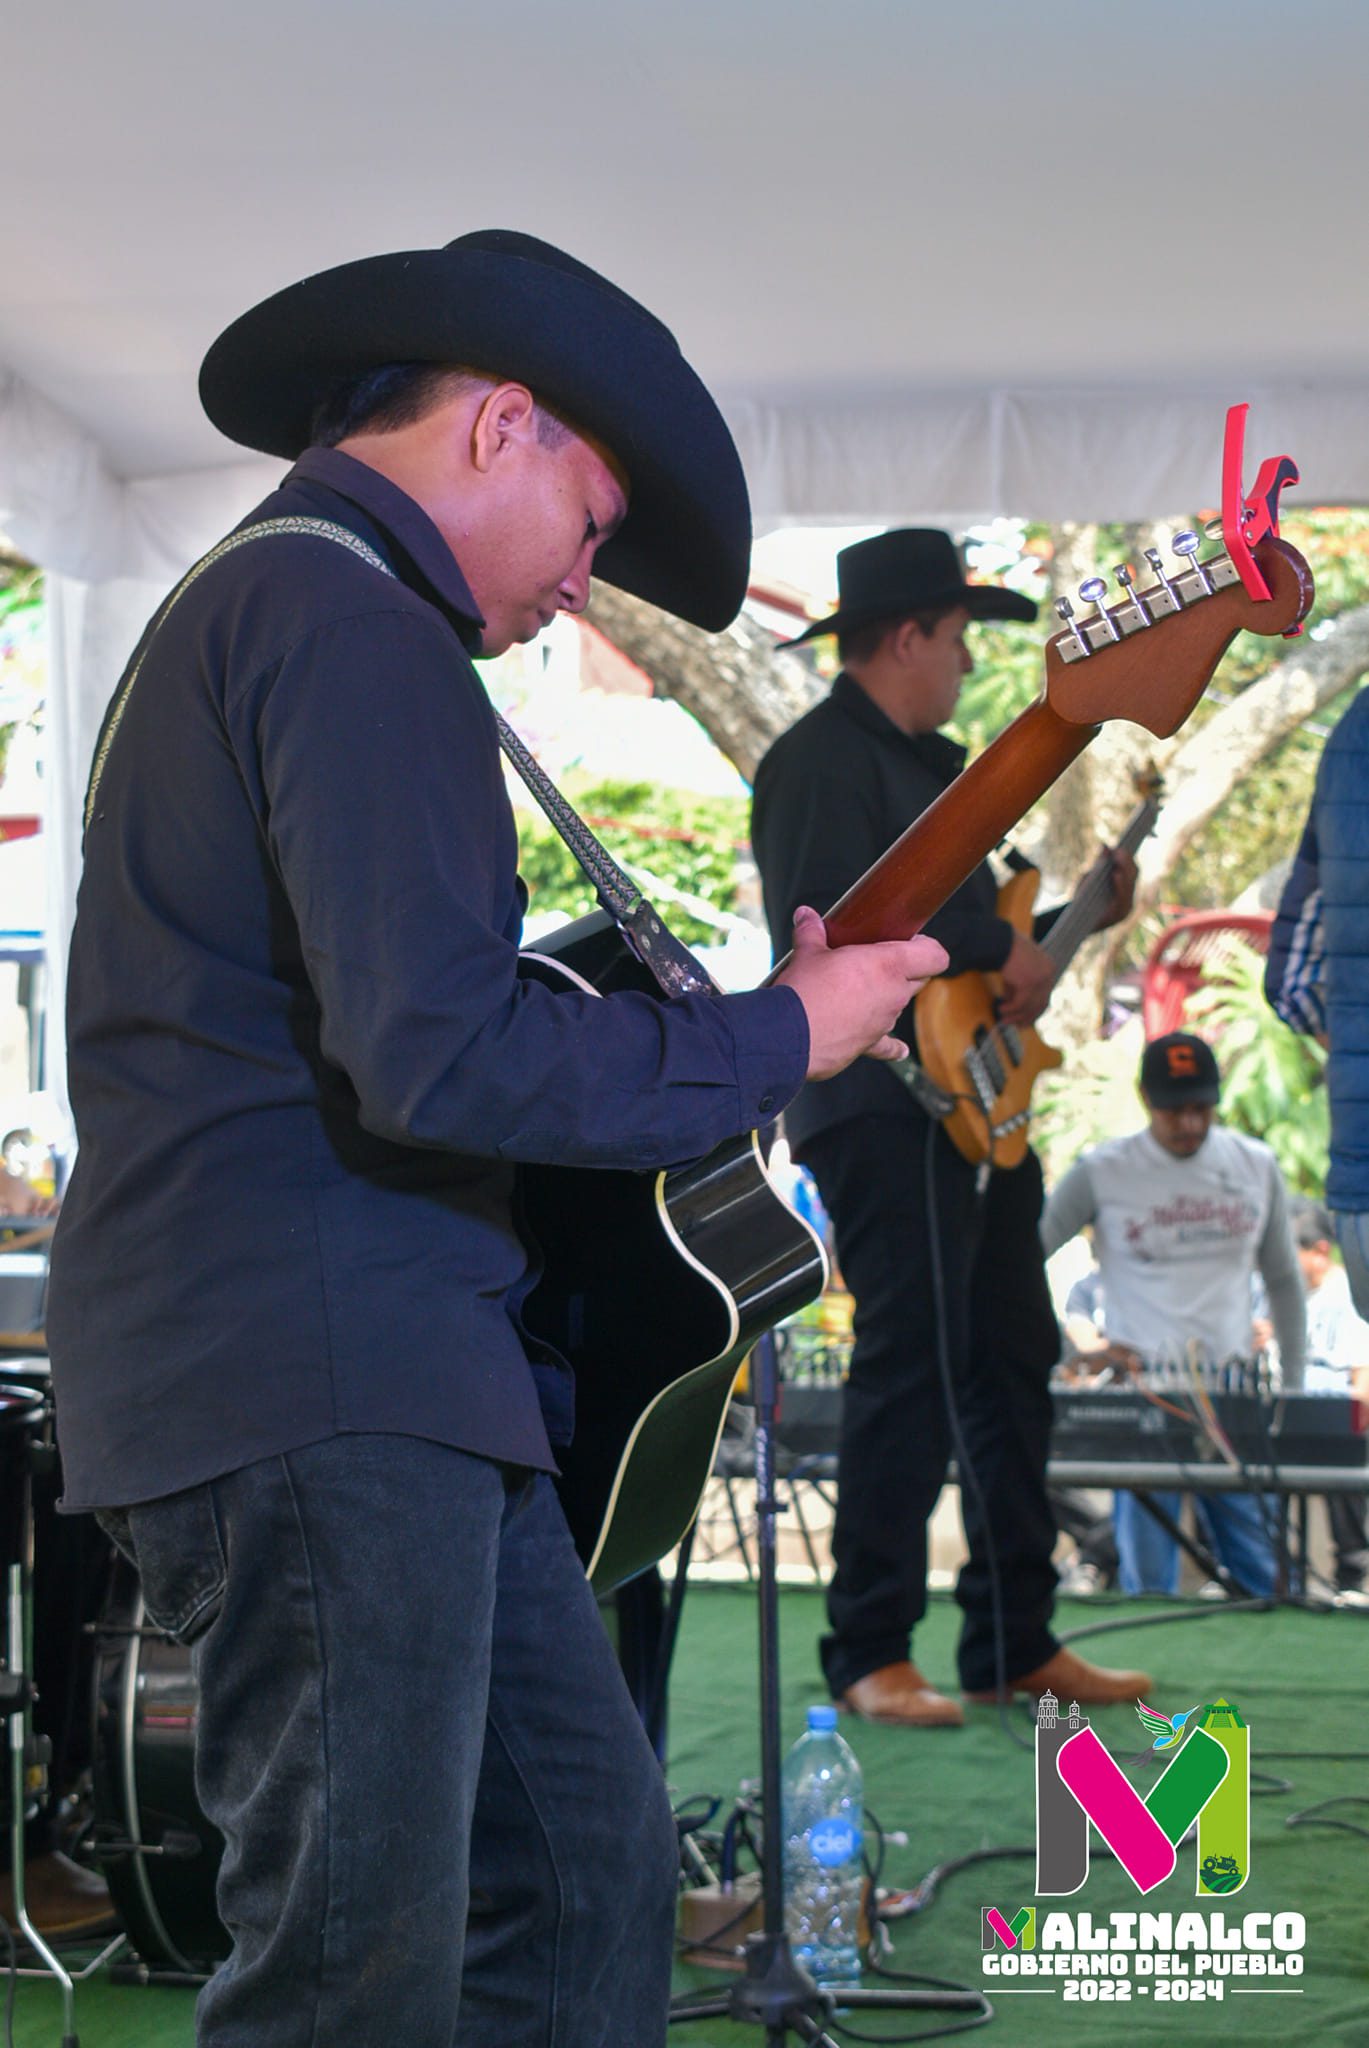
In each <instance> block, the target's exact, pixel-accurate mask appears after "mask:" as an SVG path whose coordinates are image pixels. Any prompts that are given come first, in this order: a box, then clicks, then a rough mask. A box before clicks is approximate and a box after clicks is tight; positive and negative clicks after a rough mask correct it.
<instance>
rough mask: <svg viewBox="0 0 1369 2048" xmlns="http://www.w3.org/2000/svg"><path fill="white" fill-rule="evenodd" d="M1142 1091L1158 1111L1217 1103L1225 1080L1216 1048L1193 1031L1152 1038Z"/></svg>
mask: <svg viewBox="0 0 1369 2048" xmlns="http://www.w3.org/2000/svg"><path fill="white" fill-rule="evenodd" d="M1141 1089H1142V1092H1143V1094H1144V1095H1145V1098H1146V1101H1147V1102H1148V1103H1150V1105H1151V1106H1152V1108H1154V1109H1183V1108H1186V1107H1187V1105H1188V1104H1189V1103H1190V1102H1196V1103H1210V1102H1216V1101H1217V1099H1218V1097H1219V1096H1220V1095H1221V1092H1222V1077H1221V1075H1220V1074H1219V1073H1218V1071H1217V1061H1216V1058H1215V1056H1214V1054H1213V1051H1212V1047H1211V1046H1210V1045H1209V1044H1208V1042H1207V1040H1206V1039H1205V1038H1197V1037H1195V1036H1194V1034H1193V1033H1192V1032H1191V1031H1167V1032H1166V1033H1165V1035H1164V1037H1163V1038H1152V1039H1151V1041H1150V1044H1149V1045H1148V1046H1147V1047H1146V1049H1145V1051H1144V1052H1143V1053H1142V1055H1141Z"/></svg>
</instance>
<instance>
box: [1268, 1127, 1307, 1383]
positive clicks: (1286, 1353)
mask: <svg viewBox="0 0 1369 2048" xmlns="http://www.w3.org/2000/svg"><path fill="white" fill-rule="evenodd" d="M1269 1175H1270V1186H1269V1214H1268V1216H1267V1217H1266V1218H1265V1225H1264V1233H1263V1235H1262V1236H1261V1238H1260V1242H1259V1247H1258V1249H1257V1251H1256V1253H1255V1263H1256V1265H1257V1266H1258V1267H1259V1269H1260V1274H1261V1277H1262V1278H1263V1280H1264V1284H1265V1288H1266V1291H1267V1292H1268V1295H1269V1316H1270V1320H1271V1322H1272V1323H1273V1325H1274V1335H1275V1337H1276V1338H1277V1340H1278V1346H1279V1362H1280V1364H1281V1366H1282V1368H1283V1384H1284V1387H1285V1389H1286V1391H1288V1392H1289V1393H1296V1392H1297V1390H1298V1389H1299V1388H1300V1387H1301V1386H1302V1383H1303V1366H1304V1362H1305V1360H1306V1355H1307V1296H1306V1293H1305V1291H1304V1288H1303V1284H1302V1268H1301V1267H1300V1266H1299V1264H1298V1254H1297V1249H1296V1247H1295V1245H1294V1243H1293V1228H1292V1225H1291V1223H1290V1221H1289V1217H1288V1191H1287V1189H1286V1188H1285V1186H1284V1181H1283V1175H1282V1174H1281V1173H1280V1172H1279V1169H1278V1167H1277V1165H1276V1164H1275V1163H1274V1161H1273V1160H1272V1159H1271V1160H1270V1162H1269Z"/></svg>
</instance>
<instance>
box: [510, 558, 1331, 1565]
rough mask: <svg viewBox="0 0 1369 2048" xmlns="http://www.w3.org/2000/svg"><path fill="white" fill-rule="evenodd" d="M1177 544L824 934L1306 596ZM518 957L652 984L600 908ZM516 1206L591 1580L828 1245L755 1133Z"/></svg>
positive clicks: (942, 863)
mask: <svg viewBox="0 0 1369 2048" xmlns="http://www.w3.org/2000/svg"><path fill="white" fill-rule="evenodd" d="M1185 538H1192V537H1191V536H1180V540H1183V539H1185ZM1196 545H1197V543H1196V541H1195V543H1194V546H1195V547H1196ZM1185 560H1186V561H1188V567H1187V568H1186V569H1184V570H1183V571H1180V572H1175V573H1174V574H1173V575H1168V576H1167V575H1166V574H1165V573H1164V571H1163V570H1160V571H1159V572H1158V581H1157V583H1156V584H1155V586H1154V587H1152V588H1148V589H1144V590H1138V589H1135V588H1133V587H1132V585H1131V584H1130V582H1127V581H1125V580H1124V591H1125V595H1124V598H1123V601H1121V602H1120V603H1117V604H1115V605H1113V606H1111V607H1108V606H1105V605H1101V604H1100V605H1098V606H1097V608H1096V612H1097V615H1096V617H1092V618H1089V619H1087V620H1086V621H1084V622H1083V623H1080V622H1078V621H1073V620H1071V621H1070V623H1069V624H1068V625H1067V627H1066V630H1065V631H1064V632H1062V633H1059V634H1057V635H1056V636H1055V637H1054V638H1053V639H1051V640H1049V641H1048V642H1047V644H1046V650H1045V671H1046V674H1045V691H1044V694H1043V695H1042V696H1041V697H1040V698H1039V699H1038V701H1037V702H1036V703H1035V704H1033V705H1031V706H1030V707H1029V708H1028V709H1027V710H1026V711H1024V712H1023V713H1022V714H1021V716H1020V717H1019V718H1017V719H1016V720H1014V722H1013V723H1012V725H1010V726H1009V727H1008V728H1007V729H1006V731H1004V732H1003V733H1001V734H1000V735H999V737H998V738H997V739H996V740H994V741H993V743H992V744H991V745H990V746H988V747H987V748H986V749H985V750H984V752H983V753H982V754H981V755H979V757H978V759H977V760H975V761H973V762H972V763H971V764H970V766H969V767H968V768H967V769H966V770H965V772H964V773H963V774H962V775H961V776H959V777H958V778H957V780H956V781H955V782H954V783H953V784H952V785H951V787H950V788H949V789H947V790H946V791H945V792H944V793H943V794H942V795H941V796H940V797H938V799H937V800H936V802H935V803H934V804H932V805H931V806H930V807H929V809H927V810H926V811H924V812H923V814H922V816H921V817H920V818H918V819H917V820H916V821H915V823H914V824H912V825H911V826H910V827H909V828H908V830H907V831H906V832H905V833H904V834H903V835H902V837H901V838H900V839H898V840H897V841H896V842H895V844H894V845H893V846H892V847H890V848H889V850H888V852H887V853H885V854H883V855H882V856H881V857H880V859H879V860H878V861H876V863H875V864H874V866H873V867H872V868H870V869H869V871H868V872H867V873H866V874H865V875H864V876H863V877H862V878H861V880H860V881H859V882H857V883H856V884H855V885H854V887H853V888H851V889H849V890H848V891H847V892H846V894H845V895H844V896H843V897H842V898H841V900H840V901H839V902H838V903H836V904H834V905H833V906H832V908H831V910H829V911H828V913H827V919H826V923H827V938H828V943H829V944H831V945H834V946H847V945H857V944H862V943H864V942H866V941H869V940H874V939H893V938H911V937H912V936H913V935H914V934H915V933H917V932H919V931H921V929H922V927H923V926H924V924H925V923H926V922H927V919H928V918H929V917H931V916H932V914H933V913H934V912H935V911H936V910H938V909H939V908H940V906H941V905H942V904H943V903H944V902H945V901H946V899H947V898H948V897H949V896H950V895H951V894H952V893H953V892H954V890H955V889H957V888H958V887H959V885H960V884H961V882H963V881H964V879H965V878H966V876H967V875H969V874H970V873H971V872H972V871H973V870H974V868H976V867H977V866H978V865H979V863H980V861H982V860H983V859H984V858H985V857H986V856H987V854H988V853H989V852H990V850H991V849H992V848H993V847H994V846H996V845H997V844H998V841H999V840H1000V839H1001V838H1002V837H1003V835H1004V833H1005V832H1007V831H1009V830H1010V829H1011V828H1012V826H1013V825H1015V824H1016V823H1017V821H1018V819H1019V818H1021V817H1023V816H1024V815H1025V813H1026V812H1027V811H1028V810H1029V809H1030V808H1031V806H1032V804H1034V803H1035V802H1036V801H1037V799H1038V798H1039V797H1040V796H1041V795H1042V794H1043V793H1044V791H1045V790H1046V789H1048V788H1049V786H1050V785H1051V783H1052V782H1054V781H1055V779H1056V777H1057V776H1059V775H1060V774H1062V773H1063V771H1064V770H1065V769H1066V768H1067V767H1068V766H1069V764H1070V762H1071V761H1073V760H1074V759H1075V758H1076V757H1077V756H1078V755H1079V754H1081V753H1082V752H1083V750H1084V748H1085V747H1086V746H1087V745H1088V744H1089V742H1090V740H1092V739H1093V738H1094V736H1095V735H1096V733H1097V732H1098V729H1099V727H1100V725H1101V724H1102V723H1103V721H1104V720H1106V719H1110V718H1127V719H1131V720H1133V721H1135V722H1136V723H1138V724H1141V725H1143V726H1145V727H1147V728H1148V730H1149V731H1150V732H1152V733H1153V734H1155V735H1156V736H1157V737H1158V738H1166V737H1168V735H1169V734H1171V733H1173V732H1175V731H1177V729H1178V727H1179V726H1180V725H1181V724H1182V723H1183V721H1184V719H1185V718H1186V717H1187V716H1188V714H1189V712H1190V711H1191V710H1192V709H1193V706H1194V705H1195V704H1196V703H1197V701H1198V698H1199V697H1200V695H1201V694H1202V691H1203V689H1204V687H1205V685H1206V683H1207V681H1208V678H1209V677H1210V676H1211V674H1212V672H1213V670H1214V669H1215V667H1216V666H1217V663H1218V662H1219V661H1220V659H1221V657H1222V655H1223V654H1224V652H1225V651H1226V649H1227V647H1228V646H1229V645H1230V643H1231V641H1232V639H1233V638H1234V637H1235V635H1236V634H1237V633H1238V632H1239V631H1241V629H1242V628H1248V629H1249V630H1250V631H1252V632H1255V633H1263V634H1277V633H1286V632H1289V631H1291V630H1294V629H1295V628H1296V626H1297V623H1298V622H1299V621H1300V620H1301V619H1302V618H1303V617H1305V615H1306V613H1307V611H1308V609H1309V607H1310V605H1311V603H1312V596H1313V586H1312V578H1311V574H1310V572H1309V570H1308V568H1307V564H1306V563H1305V562H1304V561H1303V559H1302V557H1301V556H1300V555H1299V554H1297V553H1296V551H1295V550H1294V549H1292V548H1291V547H1289V546H1288V545H1287V544H1286V543H1285V542H1284V541H1282V540H1279V539H1277V538H1276V537H1274V535H1273V534H1272V533H1270V532H1268V531H1266V533H1265V537H1264V538H1263V539H1262V540H1260V541H1259V543H1258V546H1257V547H1256V549H1255V561H1256V563H1257V564H1258V568H1259V571H1260V572H1261V573H1262V577H1263V583H1262V586H1261V587H1263V588H1267V591H1268V595H1267V596H1265V597H1263V598H1258V597H1255V596H1253V595H1252V594H1251V592H1250V590H1248V589H1247V587H1246V585H1245V582H1244V581H1243V580H1242V576H1243V571H1242V570H1241V569H1240V568H1238V566H1237V564H1236V563H1235V562H1234V561H1233V560H1232V555H1231V551H1230V550H1228V551H1226V552H1224V553H1221V554H1219V555H1214V556H1212V557H1210V558H1209V559H1208V560H1207V561H1205V562H1203V563H1201V564H1199V563H1197V562H1196V560H1191V559H1189V557H1188V556H1187V555H1186V556H1185ZM1098 587H1099V589H1100V590H1101V589H1102V587H1103V586H1102V585H1101V584H1100V585H1099V586H1098ZM525 960H526V971H527V972H528V973H530V974H535V975H538V976H540V977H541V978H543V979H544V980H546V981H548V982H550V983H551V984H552V985H553V986H557V987H561V988H566V987H572V986H573V987H577V988H581V989H586V988H588V989H591V990H593V991H595V992H597V993H600V994H605V995H610V994H612V993H613V992H614V991H615V990H616V989H618V988H624V987H632V988H638V989H645V990H647V991H648V992H649V993H651V994H653V995H657V996H660V995H661V994H662V989H661V985H660V983H659V982H658V981H657V979H656V977H655V976H654V975H653V973H652V971H651V969H650V967H649V966H648V965H646V964H645V961H644V959H643V958H642V957H640V956H639V955H635V954H634V952H633V951H632V950H631V949H630V948H629V946H628V945H627V943H626V941H625V939H624V937H623V934H622V933H621V932H620V931H619V930H618V929H617V928H616V927H615V925H614V923H613V920H611V919H609V918H608V917H606V916H605V915H603V914H602V913H595V914H594V915H593V916H591V917H589V918H582V919H580V920H578V921H577V923H576V924H574V925H570V926H567V927H566V928H565V929H564V931H562V932H558V933H556V934H554V935H553V937H552V938H551V939H550V940H542V941H541V942H540V943H539V946H538V949H537V952H536V954H535V955H525ZM782 964H783V963H781V965H782ZM778 971H779V970H778V968H777V969H776V972H778ZM520 1205H521V1208H520V1215H521V1222H522V1226H523V1228H524V1230H525V1231H526V1232H528V1233H529V1234H530V1236H531V1237H532V1238H533V1239H534V1240H535V1241H536V1244H537V1245H538V1247H539V1248H540V1250H541V1252H542V1255H543V1260H544V1264H543V1267H542V1271H541V1274H540V1277H539V1279H538V1280H537V1282H536V1284H535V1286H534V1287H533V1289H532V1291H531V1292H530V1294H529V1296H528V1298H527V1300H526V1302H525V1303H524V1305H523V1311H522V1319H523V1324H524V1327H525V1330H526V1332H527V1334H528V1337H529V1340H530V1341H531V1343H532V1345H533V1347H534V1349H536V1347H537V1346H539V1345H545V1346H547V1347H549V1349H550V1350H551V1351H552V1352H553V1353H555V1354H558V1355H559V1356H560V1357H562V1358H565V1359H568V1360H569V1361H570V1363H571V1365H572V1367H573V1368H574V1372H575V1378H576V1429H575V1439H574V1442H573V1443H572V1444H571V1445H570V1446H569V1448H568V1449H567V1450H566V1452H565V1453H564V1455H563V1457H562V1461H561V1462H562V1478H561V1492H562V1498H563V1500H564V1503H565V1507H566V1513H567V1516H568V1518H569V1521H570V1526H571V1530H572V1533H573V1534H574V1537H575V1540H576V1543H577V1545H578V1547H579V1550H580V1554H581V1556H582V1557H583V1558H584V1560H585V1564H586V1568H587V1570H588V1572H589V1575H590V1578H591V1581H592V1582H593V1584H594V1586H595V1588H596V1590H598V1591H607V1590H608V1589H609V1588H610V1587H612V1586H614V1585H616V1584H618V1583H620V1582H621V1581H622V1580H624V1579H628V1578H631V1577H632V1576H633V1575H634V1574H635V1573H637V1572H640V1571H642V1570H644V1569H645V1568H646V1567H647V1566H648V1565H650V1564H653V1563H654V1562H655V1561H656V1559H657V1558H659V1557H661V1556H663V1555H664V1554H665V1552H666V1551H668V1550H669V1549H671V1548H672V1546H673V1545H674V1544H675V1543H677V1542H678V1541H679V1538H680V1537H681V1536H682V1535H683V1533H684V1531H685V1530H686V1529H687V1528H688V1527H689V1525H690V1523H691V1522H692V1520H693V1518H694V1516H695V1514H696V1513H697V1511H698V1504H699V1500H700V1497H701V1495H702V1493H703V1488H704V1485H705V1482H706V1481H707V1478H708V1475H709V1472H710V1469H711V1467H712V1463H713V1455H714V1451H715V1448H716V1445H717V1441H718V1437H719V1435H720V1434H721V1431H722V1425H723V1419H724V1417H725V1414H726V1411H727V1402H728V1398H729V1395H730V1393H731V1389H732V1384H733V1381H734V1380H735V1378H736V1375H737V1370H738V1367H739V1366H740V1364H741V1362H742V1360H743V1358H744V1357H745V1356H746V1353H747V1351H748V1350H749V1349H750V1347H751V1346H752V1344H754V1342H755V1341H756V1338H757V1337H758V1336H759V1335H760V1334H761V1332H762V1331H763V1330H765V1329H768V1328H770V1327H771V1326H772V1325H773V1324H775V1323H777V1322H779V1321H781V1320H782V1319H783V1318H784V1317H785V1316H787V1315H790V1314H792V1313H793V1312H794V1311H795V1310H796V1309H798V1308H801V1307H802V1306H803V1305H804V1304H805V1303H806V1302H809V1301H811V1300H813V1299H814V1298H815V1297H816V1295H817V1294H818V1293H820V1291H821V1289H822V1285H823V1280H824V1277H825V1271H826V1261H825V1259H824V1255H823V1251H822V1247H821V1246H820V1245H819V1243H818V1241H817V1239H816V1238H815V1237H814V1236H813V1234H812V1232H811V1231H810V1230H809V1229H808V1228H807V1226H806V1225H805V1224H803V1223H802V1222H801V1221H800V1220H799V1218H798V1217H797V1216H795V1215H794V1213H793V1211H792V1210H791V1209H790V1208H789V1207H788V1205H787V1203H785V1202H784V1201H783V1199H782V1198H781V1196H780V1195H779V1193H778V1192H777V1190H776V1189H775V1188H774V1187H773V1185H772V1184H771V1182H770V1181H769V1179H768V1177H767V1175H766V1171H765V1166H764V1163H763V1161H762V1158H761V1154H760V1148H759V1145H758V1143H757V1141H756V1137H755V1134H754V1133H752V1134H750V1135H748V1136H745V1137H740V1138H736V1139H732V1140H730V1141H729V1142H728V1143H726V1144H724V1145H721V1146H719V1147H717V1148H716V1149H715V1150H714V1151H713V1152H711V1153H709V1154H708V1155H707V1157H706V1158H703V1159H698V1160H695V1161H693V1162H691V1163H690V1164H688V1165H685V1166H679V1167H673V1168H670V1169H669V1170H668V1171H665V1172H659V1173H651V1172H632V1171H620V1170H617V1169H610V1168H605V1169H589V1168H576V1167H553V1166H530V1167H526V1168H524V1169H522V1170H521V1172H520Z"/></svg>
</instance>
